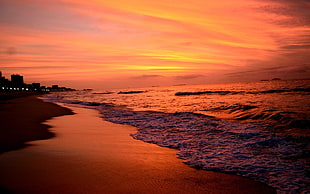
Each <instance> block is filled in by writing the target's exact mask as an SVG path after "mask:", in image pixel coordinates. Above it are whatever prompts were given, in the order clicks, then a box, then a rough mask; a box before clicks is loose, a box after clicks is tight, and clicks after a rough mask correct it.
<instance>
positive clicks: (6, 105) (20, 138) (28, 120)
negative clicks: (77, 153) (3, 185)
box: [0, 95, 72, 154]
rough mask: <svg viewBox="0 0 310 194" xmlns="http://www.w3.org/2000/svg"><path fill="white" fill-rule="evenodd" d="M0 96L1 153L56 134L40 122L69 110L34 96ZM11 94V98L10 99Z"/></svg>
mask: <svg viewBox="0 0 310 194" xmlns="http://www.w3.org/2000/svg"><path fill="white" fill-rule="evenodd" d="M13 97H17V96H16V95H15V96H12V95H10V96H8V99H6V100H0V123H1V127H0V134H1V135H0V154H1V153H2V152H5V151H9V150H14V149H19V148H22V147H25V146H27V144H26V143H25V142H27V141H32V140H38V139H47V138H51V137H53V136H54V135H55V134H54V133H51V132H50V131H48V128H49V126H47V125H43V124H41V122H43V121H45V120H47V119H50V118H52V117H56V116H61V115H66V114H72V111H71V110H70V109H68V108H64V107H60V106H58V105H56V104H53V103H48V102H43V101H42V100H40V99H38V98H36V96H34V95H32V96H26V97H19V98H13ZM12 98H13V99H12Z"/></svg>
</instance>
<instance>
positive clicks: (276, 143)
mask: <svg viewBox="0 0 310 194" xmlns="http://www.w3.org/2000/svg"><path fill="white" fill-rule="evenodd" d="M309 97H310V80H273V81H260V82H249V83H231V84H209V85H176V86H163V87H148V88H134V89H133V88H130V89H123V90H119V89H118V90H96V91H94V90H91V91H90V90H86V91H84V90H83V91H73V92H56V93H52V94H49V95H46V96H45V97H44V99H45V100H47V101H52V102H61V103H66V104H69V105H71V106H72V105H73V106H80V107H84V108H93V109H97V110H99V111H100V113H101V115H102V118H103V119H104V120H107V121H111V122H114V123H119V124H126V125H132V126H135V127H137V129H138V131H137V133H134V134H131V136H132V137H133V138H135V139H139V140H142V141H145V142H148V143H154V144H157V145H159V146H164V147H170V148H175V149H178V150H179V151H178V153H177V154H178V156H177V157H179V158H181V159H183V161H184V163H185V164H188V165H189V166H191V167H194V168H199V169H204V170H212V171H218V172H224V173H231V174H236V175H240V176H244V177H248V178H251V179H254V180H256V181H259V182H263V183H266V184H267V185H270V186H271V187H273V188H275V189H277V191H278V193H310V160H309V159H310V155H309V153H310V114H309V113H310V100H309Z"/></svg>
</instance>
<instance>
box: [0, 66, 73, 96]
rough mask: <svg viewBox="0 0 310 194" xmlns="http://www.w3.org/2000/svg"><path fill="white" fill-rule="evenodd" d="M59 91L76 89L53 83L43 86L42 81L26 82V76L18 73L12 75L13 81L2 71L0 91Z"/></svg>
mask: <svg viewBox="0 0 310 194" xmlns="http://www.w3.org/2000/svg"><path fill="white" fill-rule="evenodd" d="M59 91H74V89H71V88H66V87H59V86H58V85H52V87H46V86H41V84H40V83H32V84H26V83H24V77H23V76H21V75H18V74H13V75H11V81H10V80H8V79H6V78H5V77H4V76H2V72H1V71H0V92H43V93H44V92H59Z"/></svg>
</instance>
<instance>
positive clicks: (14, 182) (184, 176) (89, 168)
mask: <svg viewBox="0 0 310 194" xmlns="http://www.w3.org/2000/svg"><path fill="white" fill-rule="evenodd" d="M26 101H27V102H28V101H32V102H34V99H33V98H28V97H27V98H25V99H23V100H22V99H19V100H16V101H15V100H14V102H11V103H12V104H15V103H17V102H20V103H21V102H23V104H25V103H27V102H26ZM35 101H36V102H37V103H39V104H40V103H43V102H42V101H38V100H35ZM17 104H18V103H17ZM17 104H16V105H17ZM47 104H49V105H51V104H50V103H47ZM55 106H56V105H55ZM5 107H7V110H9V107H10V106H9V104H6V105H5ZM53 107H54V106H53ZM57 107H58V108H59V112H58V113H59V115H60V114H64V112H63V110H64V109H62V108H61V107H59V106H57ZM54 108H55V107H54ZM58 108H56V109H58ZM70 109H72V110H73V111H74V112H75V113H77V114H74V115H66V116H61V117H56V118H52V119H50V120H48V121H47V122H45V123H44V124H45V125H50V126H52V128H50V130H51V131H52V132H53V133H55V134H56V137H54V138H51V139H47V140H41V141H33V142H30V143H28V144H31V145H32V146H28V147H27V148H25V149H20V150H16V151H11V152H6V153H3V154H2V155H0V172H1V176H0V187H2V188H6V190H8V191H12V192H13V193H275V191H274V190H273V189H271V188H269V187H267V186H265V185H263V184H260V183H257V182H254V181H252V180H249V179H246V178H243V177H239V176H234V175H228V174H223V173H217V172H209V171H203V170H197V169H193V168H190V167H188V166H187V165H185V164H183V163H182V160H180V159H177V158H176V150H173V149H169V148H163V147H159V146H157V145H154V144H148V143H145V142H142V141H138V140H135V139H133V138H132V137H131V136H129V134H130V133H134V132H135V130H136V129H135V128H134V127H130V126H125V125H119V124H113V123H110V122H107V121H103V120H102V119H101V118H99V116H100V115H99V113H98V112H97V111H96V110H91V109H83V108H77V107H70ZM60 110H61V111H60ZM66 110H67V109H66ZM45 112H48V113H50V111H45ZM56 112H57V111H56ZM67 113H70V111H69V112H67ZM20 114H22V113H20ZM42 114H43V113H42ZM42 114H38V115H40V117H41V116H42ZM38 115H36V116H38ZM33 117H35V115H32V119H33V120H31V122H33V123H32V124H33V126H41V127H42V125H37V124H38V123H37V124H34V123H36V122H39V121H42V117H41V118H40V119H38V118H37V119H34V118H33ZM16 118H20V117H16ZM44 118H47V116H46V117H44ZM24 121H25V120H24ZM28 122H30V120H29V121H28ZM29 125H30V124H29ZM45 125H43V126H45ZM20 127H21V128H23V127H22V126H20ZM45 129H46V128H45ZM23 134H24V133H23ZM0 192H1V190H0Z"/></svg>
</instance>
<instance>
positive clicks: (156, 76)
mask: <svg viewBox="0 0 310 194" xmlns="http://www.w3.org/2000/svg"><path fill="white" fill-rule="evenodd" d="M159 77H164V76H162V75H139V76H134V77H132V78H134V79H151V78H159Z"/></svg>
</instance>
